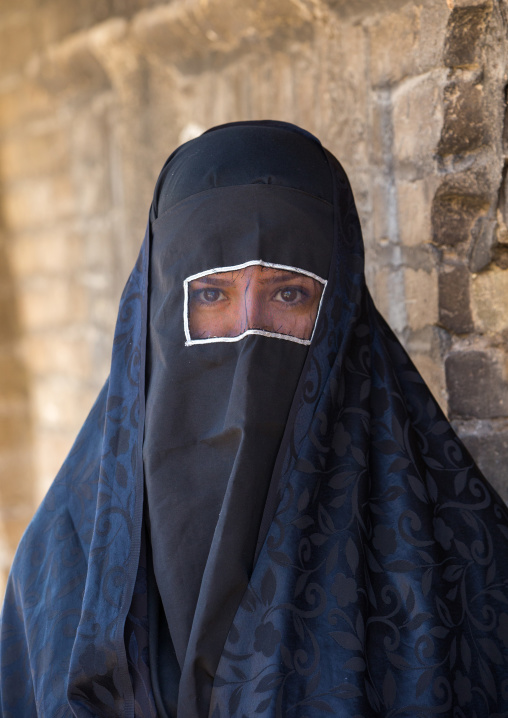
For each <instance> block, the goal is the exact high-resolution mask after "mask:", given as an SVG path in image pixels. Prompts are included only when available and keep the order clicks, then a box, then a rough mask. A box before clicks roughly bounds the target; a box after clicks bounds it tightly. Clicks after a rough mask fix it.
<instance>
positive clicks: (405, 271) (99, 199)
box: [0, 0, 508, 591]
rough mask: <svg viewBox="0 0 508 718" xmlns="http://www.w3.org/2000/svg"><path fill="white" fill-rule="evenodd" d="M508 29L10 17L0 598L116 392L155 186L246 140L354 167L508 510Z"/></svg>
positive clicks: (192, 8)
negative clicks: (287, 146)
mask: <svg viewBox="0 0 508 718" xmlns="http://www.w3.org/2000/svg"><path fill="white" fill-rule="evenodd" d="M507 16H508V11H507V6H506V0H497V2H495V3H494V2H487V1H485V0H446V2H443V0H426V2H425V3H417V2H416V0H358V2H351V1H350V0H245V1H244V2H240V0H206V2H205V1H204V0H171V1H170V2H167V1H164V0H122V1H120V0H77V1H76V2H68V1H67V0H44V2H42V0H17V2H16V3H12V2H9V0H0V229H1V230H2V244H1V246H0V260H4V259H5V261H2V265H1V266H2V267H3V269H2V272H3V274H2V285H1V288H0V369H2V372H0V428H2V430H3V429H4V428H5V431H3V432H2V433H1V434H0V436H2V437H4V438H2V439H1V440H0V469H1V471H2V473H1V477H2V478H1V480H0V500H1V506H2V510H1V513H0V564H1V565H0V576H1V572H2V570H4V569H5V567H6V566H7V565H8V563H9V561H10V559H11V557H12V553H13V550H14V547H15V545H16V543H17V541H18V539H19V536H20V533H21V531H22V529H23V527H24V525H25V523H26V521H27V518H28V516H29V514H30V512H31V511H32V510H33V507H34V505H35V503H36V502H37V501H38V500H39V498H40V497H41V495H42V494H43V493H44V491H45V490H46V488H47V486H48V484H49V482H50V481H51V479H52V477H53V475H54V474H55V473H56V471H57V469H58V467H59V465H60V463H61V461H62V460H63V458H64V456H65V454H66V453H67V451H68V449H69V447H70V445H71V442H72V439H73V437H74V435H75V433H76V431H77V429H78V428H79V426H80V424H81V423H82V421H83V419H84V418H85V416H86V413H87V411H88V409H89V407H90V405H91V403H92V401H93V398H94V396H95V394H96V392H97V391H98V389H99V388H100V386H101V385H102V383H103V381H104V380H105V378H106V375H107V371H108V364H109V357H110V351H111V335H112V331H113V324H114V320H115V314H116V306H117V302H118V299H119V296H120V292H121V289H122V287H123V284H124V282H125V279H126V277H127V275H128V273H129V271H130V269H131V266H132V264H133V262H134V260H135V257H136V254H137V252H138V249H139V245H140V243H141V240H142V236H143V232H144V227H145V223H146V219H147V214H148V207H149V203H150V200H151V192H152V188H153V183H154V180H155V178H156V176H157V172H158V170H159V168H160V166H161V165H162V163H163V161H164V160H165V158H166V156H167V155H168V154H169V152H170V151H171V150H172V149H173V148H174V147H175V146H176V145H178V144H179V143H180V142H182V141H185V140H187V139H190V138H191V137H193V136H196V134H199V133H200V132H201V131H202V130H203V129H205V128H206V127H208V126H210V125H213V124H218V123H222V122H227V121H231V120H237V119H255V118H262V117H272V118H276V119H282V120H289V121H292V122H296V123H297V124H301V125H303V126H305V127H307V128H308V129H309V130H310V131H311V132H314V133H315V134H316V135H318V136H319V137H320V138H322V140H323V141H324V143H325V144H326V145H327V146H328V147H329V148H330V149H331V150H332V151H333V152H334V153H335V154H336V155H337V156H338V157H339V158H340V159H341V161H342V162H343V164H344V166H345V168H346V170H347V172H348V174H349V176H350V178H351V181H352V185H353V188H354V192H355V196H356V199H357V205H358V209H359V212H360V215H361V219H362V224H363V227H364V235H365V244H366V255H367V256H366V259H367V277H368V282H369V286H370V288H371V291H372V293H373V296H374V299H375V301H376V303H377V304H378V306H379V308H380V309H381V311H382V312H383V314H384V315H385V316H386V318H387V320H388V321H389V322H390V324H391V325H392V327H393V328H394V330H395V331H396V332H397V333H398V335H399V337H400V338H401V340H402V341H403V342H404V344H405V346H406V347H407V348H408V350H409V352H410V354H411V356H412V357H413V359H414V360H415V362H416V364H417V366H418V367H419V369H420V370H421V372H422V374H423V376H424V378H425V379H426V381H427V382H428V383H429V385H430V387H431V389H432V391H433V392H434V394H435V396H436V398H437V399H438V400H439V401H440V403H441V404H442V406H443V408H444V409H445V410H446V409H447V408H449V411H450V414H451V416H452V418H453V420H454V422H455V426H456V428H457V430H458V431H459V433H460V434H461V435H463V436H465V437H466V439H467V441H468V445H469V446H470V449H471V451H472V452H473V454H474V455H475V456H477V457H478V460H479V461H480V464H481V466H482V467H483V469H484V471H485V473H486V475H487V476H488V477H489V478H491V479H492V480H494V481H495V482H497V484H496V485H497V487H498V488H499V489H500V491H501V492H502V493H503V494H504V496H508V470H507V466H508V447H507V445H506V432H507V431H508V430H507V428H506V419H505V417H506V399H505V397H506V396H507V394H506V367H505V365H506V361H507V351H506V338H507V322H506V309H505V307H506V299H507V291H508V290H507V284H506V281H507V280H506V270H507V269H508V191H507V189H506V187H507V185H506V182H507V180H506V177H507V174H508V172H507V169H506V168H505V167H504V163H505V156H507V155H508V129H507V128H508V123H507V122H506V120H505V115H506V114H507V113H508V111H507V110H506V103H505V85H506V82H507V74H506V70H507V56H508V51H507V40H506V18H507ZM4 275H5V276H4ZM445 361H446V372H445ZM480 389H481V390H480ZM448 398H449V405H448ZM503 412H504V413H503ZM488 447H493V448H492V449H489V448H488ZM489 457H491V458H489ZM492 457H494V458H492ZM2 567H4V569H3V568H2ZM4 572H5V571H4ZM1 580H2V579H1V577H0V583H1ZM0 591H1V586H0Z"/></svg>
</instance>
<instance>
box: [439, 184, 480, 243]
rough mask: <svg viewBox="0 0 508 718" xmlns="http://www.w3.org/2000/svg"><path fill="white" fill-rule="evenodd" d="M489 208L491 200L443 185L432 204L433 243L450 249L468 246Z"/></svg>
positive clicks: (458, 188)
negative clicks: (472, 232) (475, 229)
mask: <svg viewBox="0 0 508 718" xmlns="http://www.w3.org/2000/svg"><path fill="white" fill-rule="evenodd" d="M489 207H490V197H488V196H485V195H483V194H476V193H468V192H467V191H466V190H461V188H460V187H454V186H453V185H450V184H448V182H446V181H445V182H443V184H442V185H441V187H440V188H439V189H438V190H437V192H436V194H435V196H434V200H433V202H432V214H431V217H432V237H433V241H434V242H435V243H436V244H437V245H439V246H449V247H456V246H457V245H460V244H462V243H464V244H466V243H468V242H469V241H470V239H471V231H472V229H473V227H474V226H475V224H476V222H477V221H478V219H479V218H480V217H483V216H485V215H486V214H487V212H488V210H489Z"/></svg>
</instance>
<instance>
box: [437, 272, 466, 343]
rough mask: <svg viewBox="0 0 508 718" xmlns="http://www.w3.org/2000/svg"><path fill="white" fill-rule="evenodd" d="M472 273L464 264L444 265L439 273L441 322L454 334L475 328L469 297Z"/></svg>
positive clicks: (464, 332)
mask: <svg viewBox="0 0 508 718" xmlns="http://www.w3.org/2000/svg"><path fill="white" fill-rule="evenodd" d="M470 278H471V274H470V272H469V271H468V269H467V267H465V266H464V265H455V266H449V265H443V266H442V268H441V272H440V273H439V322H440V324H441V325H442V326H443V327H444V328H445V329H448V331H450V332H453V333H454V334H466V333H468V332H472V331H473V329H474V324H473V317H472V315H471V303H470V297H469V282H470Z"/></svg>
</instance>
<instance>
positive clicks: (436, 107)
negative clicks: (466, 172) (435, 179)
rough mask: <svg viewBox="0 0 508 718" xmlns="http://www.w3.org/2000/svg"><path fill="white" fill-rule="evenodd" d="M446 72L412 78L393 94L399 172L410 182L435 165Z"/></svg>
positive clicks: (396, 155)
mask: <svg viewBox="0 0 508 718" xmlns="http://www.w3.org/2000/svg"><path fill="white" fill-rule="evenodd" d="M444 81H445V73H444V71H441V70H439V71H436V72H432V73H429V74H426V75H423V76H420V77H415V78H411V79H410V80H407V81H406V82H404V83H403V84H402V85H400V86H399V87H398V88H397V90H396V91H395V92H394V95H393V135H394V145H393V153H394V157H395V162H396V169H397V171H398V172H400V173H404V176H405V177H407V178H408V179H413V178H415V179H416V178H417V177H418V176H419V175H421V172H422V168H423V167H428V168H429V169H430V167H432V166H433V159H432V158H433V156H434V152H435V148H436V146H437V143H438V142H439V138H440V135H441V130H442V127H443V94H442V88H443V85H444Z"/></svg>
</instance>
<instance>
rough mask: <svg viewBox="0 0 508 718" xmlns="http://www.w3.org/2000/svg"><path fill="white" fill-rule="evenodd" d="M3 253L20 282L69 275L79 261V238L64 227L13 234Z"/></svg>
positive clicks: (81, 254) (80, 255)
mask: <svg viewBox="0 0 508 718" xmlns="http://www.w3.org/2000/svg"><path fill="white" fill-rule="evenodd" d="M7 250H8V255H9V260H10V265H11V268H12V271H13V273H14V275H15V276H16V277H18V278H19V279H21V280H24V279H26V278H28V277H33V276H38V275H45V276H51V275H55V274H60V275H65V274H69V273H72V272H74V271H76V269H77V268H78V267H79V266H80V263H81V262H82V260H83V251H82V241H81V238H80V237H79V235H77V234H76V232H75V231H73V230H72V229H71V228H69V227H65V226H64V227H55V228H52V229H42V230H38V229H34V231H32V232H30V233H20V234H16V236H15V237H14V238H13V240H12V241H11V242H10V243H9V245H8V247H7Z"/></svg>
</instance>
